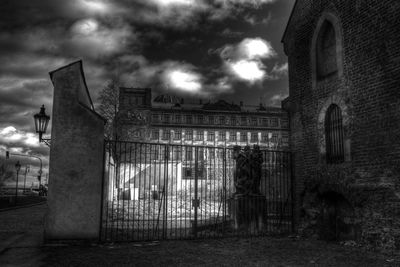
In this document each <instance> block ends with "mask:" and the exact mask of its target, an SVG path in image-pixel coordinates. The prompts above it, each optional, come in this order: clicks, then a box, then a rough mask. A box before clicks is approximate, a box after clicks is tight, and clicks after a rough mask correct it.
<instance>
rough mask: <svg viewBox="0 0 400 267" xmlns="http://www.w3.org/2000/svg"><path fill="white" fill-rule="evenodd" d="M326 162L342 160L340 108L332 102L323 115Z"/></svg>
mask: <svg viewBox="0 0 400 267" xmlns="http://www.w3.org/2000/svg"><path fill="white" fill-rule="evenodd" d="M325 141H326V162H327V163H328V164H337V163H342V162H344V144H343V119H342V111H341V110H340V108H339V107H338V106H337V105H335V104H332V105H330V106H329V108H328V110H327V112H326V116H325Z"/></svg>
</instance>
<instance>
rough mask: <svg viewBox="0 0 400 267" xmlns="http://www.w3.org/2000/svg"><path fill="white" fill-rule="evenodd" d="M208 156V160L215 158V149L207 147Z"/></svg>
mask: <svg viewBox="0 0 400 267" xmlns="http://www.w3.org/2000/svg"><path fill="white" fill-rule="evenodd" d="M208 156H209V158H210V160H214V159H215V149H213V148H209V149H208Z"/></svg>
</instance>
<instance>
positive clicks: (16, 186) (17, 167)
mask: <svg viewBox="0 0 400 267" xmlns="http://www.w3.org/2000/svg"><path fill="white" fill-rule="evenodd" d="M15 170H16V171H17V183H16V185H15V205H17V199H18V175H19V171H20V170H21V164H20V163H19V161H17V163H15Z"/></svg>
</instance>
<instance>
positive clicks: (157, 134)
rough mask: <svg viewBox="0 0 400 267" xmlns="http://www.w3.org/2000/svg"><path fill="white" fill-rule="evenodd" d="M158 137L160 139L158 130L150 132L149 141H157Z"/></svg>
mask: <svg viewBox="0 0 400 267" xmlns="http://www.w3.org/2000/svg"><path fill="white" fill-rule="evenodd" d="M159 137H160V134H159V132H158V130H153V131H152V132H151V139H153V140H158V138H159Z"/></svg>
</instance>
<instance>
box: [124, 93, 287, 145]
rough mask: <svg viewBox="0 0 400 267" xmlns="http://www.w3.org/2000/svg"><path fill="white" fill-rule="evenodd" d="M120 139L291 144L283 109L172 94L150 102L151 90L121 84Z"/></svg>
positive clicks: (176, 142) (159, 141) (172, 142)
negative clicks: (191, 98) (189, 100)
mask: <svg viewBox="0 0 400 267" xmlns="http://www.w3.org/2000/svg"><path fill="white" fill-rule="evenodd" d="M119 102H120V105H119V116H118V125H119V136H120V138H119V139H120V140H131V141H147V142H156V143H171V144H187V145H199V146H201V145H202V146H218V147H232V146H234V145H240V146H245V145H255V144H257V145H259V146H260V147H266V148H270V149H279V150H286V149H288V148H289V121H288V116H287V113H286V111H284V110H282V109H281V108H275V107H264V106H263V105H261V104H260V105H259V106H245V105H243V103H242V102H241V104H240V105H236V104H233V103H228V102H226V101H224V100H219V101H217V102H214V103H211V102H208V103H202V100H198V102H197V103H189V102H188V103H186V102H185V100H184V99H180V98H177V97H174V96H170V95H159V96H156V97H155V98H154V100H153V101H152V96H151V89H141V88H121V89H120V101H119Z"/></svg>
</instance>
